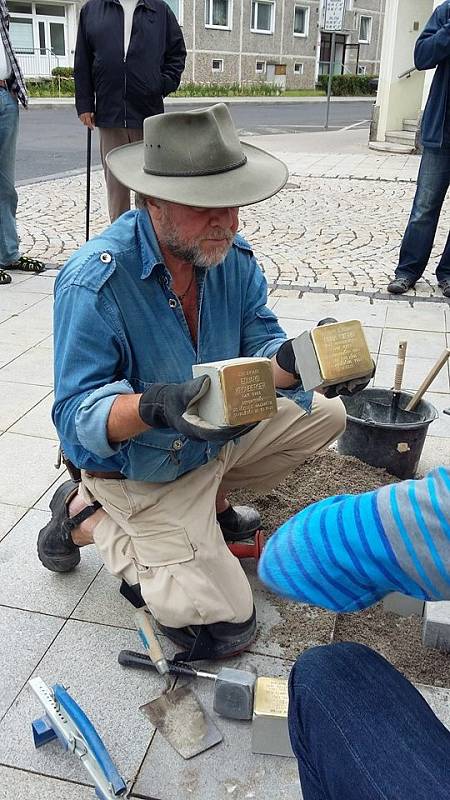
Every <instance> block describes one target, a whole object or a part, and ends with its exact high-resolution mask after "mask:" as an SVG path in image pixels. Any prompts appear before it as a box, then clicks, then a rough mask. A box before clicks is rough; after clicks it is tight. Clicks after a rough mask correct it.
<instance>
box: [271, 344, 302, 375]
mask: <svg viewBox="0 0 450 800" xmlns="http://www.w3.org/2000/svg"><path fill="white" fill-rule="evenodd" d="M293 341H294V340H293V339H287V341H285V342H283V344H282V345H281V347H280V348H279V350H278V351H277V353H276V355H275V361H276V362H277V364H278V366H279V367H281V369H284V371H285V372H290V374H291V375H294V376H295V378H296V380H297V381H299V380H300V375H299V374H298V372H297V364H296V361H295V355H294V349H293V347H292V342H293Z"/></svg>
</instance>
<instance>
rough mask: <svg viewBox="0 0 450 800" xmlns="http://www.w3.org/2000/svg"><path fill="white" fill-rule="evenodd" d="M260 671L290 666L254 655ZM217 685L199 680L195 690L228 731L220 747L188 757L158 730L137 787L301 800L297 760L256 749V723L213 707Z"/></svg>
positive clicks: (244, 799) (200, 799) (146, 792)
mask: <svg viewBox="0 0 450 800" xmlns="http://www.w3.org/2000/svg"><path fill="white" fill-rule="evenodd" d="M243 661H244V660H243V659H240V660H238V659H232V660H229V661H224V662H221V666H245V661H244V663H242V662H243ZM251 663H252V664H254V665H255V666H256V668H257V671H258V674H259V675H275V676H278V677H286V678H287V676H288V674H289V670H290V667H291V664H290V663H285V662H283V661H282V660H280V659H274V658H263V657H257V658H255V657H253V658H252V660H251ZM213 693H214V685H213V684H212V682H211V681H206V680H205V681H202V682H200V681H198V682H197V684H196V686H195V694H196V695H197V697H198V698H199V700H200V702H201V703H202V704H203V705H204V707H205V709H206V710H207V711H208V713H209V714H210V715H211V716H212V718H213V719H214V722H215V723H216V725H217V727H218V728H219V730H220V731H221V733H222V735H223V741H222V742H221V743H220V744H218V745H216V747H213V748H211V749H210V750H207V751H206V752H204V753H200V755H197V756H196V757H195V759H192V760H190V761H185V760H184V759H182V758H181V757H179V756H177V755H176V754H174V752H173V750H172V748H171V747H170V745H169V744H168V743H167V742H166V740H165V739H163V737H162V736H161V735H160V733H159V731H158V732H157V733H156V734H155V738H154V740H153V742H152V745H151V747H150V750H149V752H148V754H147V755H146V757H145V760H144V763H143V765H142V768H141V770H140V773H139V777H138V780H137V781H136V784H135V786H134V787H133V791H134V792H135V793H136V794H138V795H142V796H144V797H146V798H147V797H148V798H155V800H180V798H183V799H184V798H190V800H204V798H206V797H207V798H214V800H216V798H217V800H219V798H220V800H222V798H227V797H229V798H232V800H249V799H250V798H255V799H256V798H261V800H262V798H264V800H280V798H283V800H299V798H301V793H300V785H299V778H298V768H297V761H296V759H294V758H284V757H281V756H263V755H255V754H252V752H251V723H250V722H246V721H243V720H230V719H225V718H224V717H220V716H218V715H217V714H215V713H214V712H213V710H212V707H213Z"/></svg>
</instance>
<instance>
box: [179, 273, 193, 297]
mask: <svg viewBox="0 0 450 800" xmlns="http://www.w3.org/2000/svg"><path fill="white" fill-rule="evenodd" d="M194 276H195V267H192V275H191V280H190V281H189V284H188V287H187V289H185V290H184V292H183V294H177V297H178V300H179V302H180V303H182V302H183V300H184V298H185V297H186V295H187V293H188V291H189V289H190V288H191V286H192V284H193V281H194Z"/></svg>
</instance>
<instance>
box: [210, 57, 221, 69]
mask: <svg viewBox="0 0 450 800" xmlns="http://www.w3.org/2000/svg"><path fill="white" fill-rule="evenodd" d="M212 71H213V72H223V58H213V60H212Z"/></svg>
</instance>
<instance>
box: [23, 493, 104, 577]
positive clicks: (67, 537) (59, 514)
mask: <svg viewBox="0 0 450 800" xmlns="http://www.w3.org/2000/svg"><path fill="white" fill-rule="evenodd" d="M77 491H78V483H76V482H75V481H66V482H65V483H62V484H61V486H58V488H57V490H56V492H55V494H54V495H53V497H52V499H51V500H50V510H51V512H52V518H51V520H50V522H48V523H47V525H46V526H45V528H42V530H41V531H40V532H39V535H38V541H37V551H38V557H39V560H40V561H41V562H42V564H43V565H44V567H46V568H47V569H50V570H51V571H52V572H70V570H72V569H74V568H75V567H76V566H77V564H79V563H80V548H79V547H78V546H77V545H76V544H74V543H73V541H72V531H73V530H74V528H76V527H77V526H78V525H80V524H81V522H83V520H85V519H87V517H90V516H91V515H92V514H95V512H96V511H97V509H99V508H101V505H100V503H97V501H96V502H95V503H93V504H92V505H90V506H86V508H83V510H82V511H80V512H79V513H78V514H76V515H75V516H74V517H69V503H70V501H71V500H72V498H73V497H75V495H76V493H77Z"/></svg>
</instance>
